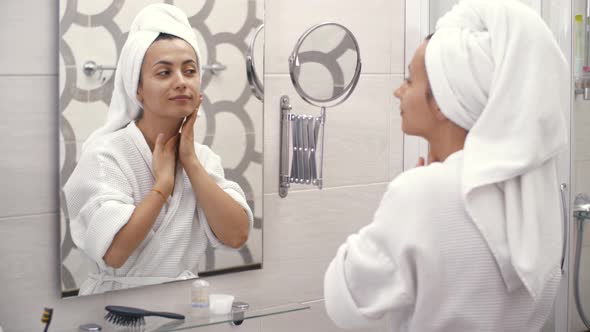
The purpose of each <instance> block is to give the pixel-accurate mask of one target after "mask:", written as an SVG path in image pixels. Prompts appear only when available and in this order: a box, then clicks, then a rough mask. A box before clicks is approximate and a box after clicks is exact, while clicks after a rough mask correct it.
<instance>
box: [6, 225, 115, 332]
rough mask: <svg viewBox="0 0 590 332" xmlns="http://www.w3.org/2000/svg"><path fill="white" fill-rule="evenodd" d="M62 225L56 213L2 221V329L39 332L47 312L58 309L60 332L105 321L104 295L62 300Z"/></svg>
mask: <svg viewBox="0 0 590 332" xmlns="http://www.w3.org/2000/svg"><path fill="white" fill-rule="evenodd" d="M57 225H58V224H57V215H55V214H43V215H36V216H28V217H17V218H7V219H1V220H0V252H2V257H3V259H2V264H0V285H2V286H1V287H2V305H0V324H2V328H4V330H5V331H34V330H37V329H39V328H40V326H41V325H40V323H39V317H41V313H42V312H43V308H44V307H52V308H54V314H53V321H52V329H54V330H56V331H57V330H60V331H63V330H64V327H77V326H78V325H79V324H80V323H83V322H89V321H93V320H96V319H97V318H100V317H102V315H101V313H102V309H101V308H102V307H104V298H103V297H101V296H90V297H86V298H75V299H68V300H60V291H59V289H60V288H59V268H58V267H59V254H58V241H59V234H58V227H57ZM74 312H75V314H72V313H74ZM58 326H61V329H60V328H58Z"/></svg>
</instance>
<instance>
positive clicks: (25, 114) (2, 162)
mask: <svg viewBox="0 0 590 332" xmlns="http://www.w3.org/2000/svg"><path fill="white" fill-rule="evenodd" d="M56 88H57V77H55V76H53V77H48V76H45V77H0V110H1V112H2V118H3V120H2V121H1V122H0V131H1V132H2V135H3V139H2V140H0V172H1V173H0V174H2V180H1V181H0V182H1V183H2V186H3V187H4V189H5V190H2V191H0V217H4V216H15V215H24V214H36V213H47V212H55V211H57V175H58V170H57V167H58V164H57V159H56V157H57V153H58V151H57V146H56V143H57V124H58V121H57V93H56V91H57V89H56Z"/></svg>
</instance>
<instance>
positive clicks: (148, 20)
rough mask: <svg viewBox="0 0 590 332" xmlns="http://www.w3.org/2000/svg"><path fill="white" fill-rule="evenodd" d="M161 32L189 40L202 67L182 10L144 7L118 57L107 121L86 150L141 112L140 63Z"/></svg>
mask: <svg viewBox="0 0 590 332" xmlns="http://www.w3.org/2000/svg"><path fill="white" fill-rule="evenodd" d="M161 33H166V34H170V35H173V36H176V37H179V38H181V39H183V40H184V41H186V42H187V43H189V44H190V45H191V46H192V47H193V49H194V50H195V53H196V56H197V62H198V63H199V67H201V66H202V64H201V56H200V53H199V47H198V45H197V39H196V36H195V33H194V31H193V29H192V27H191V25H190V24H189V22H188V18H187V17H186V14H184V13H183V12H182V10H180V9H179V8H178V7H175V6H172V5H168V4H164V3H157V4H152V5H149V6H147V7H145V8H144V9H142V10H141V11H140V12H139V13H138V14H137V16H136V17H135V19H134V20H133V23H132V24H131V28H130V30H129V36H128V37H127V41H126V42H125V45H123V49H122V50H121V55H120V56H119V62H118V64H117V70H116V72H115V82H114V90H113V95H112V98H111V104H110V105H109V110H108V113H107V120H106V123H105V124H104V125H103V126H102V127H101V128H99V129H97V130H96V131H94V132H93V133H92V134H91V135H90V137H88V139H87V140H86V142H85V143H84V150H86V149H87V148H88V147H90V146H91V145H92V144H95V143H96V142H98V141H99V138H100V137H103V136H104V135H106V134H108V133H112V132H114V131H116V130H119V129H121V128H123V127H125V126H126V125H127V124H129V122H131V121H132V120H135V118H137V116H138V115H139V112H140V110H141V108H142V104H141V102H139V100H137V88H138V85H139V77H140V73H141V65H142V63H143V58H144V56H145V53H146V52H147V50H148V48H149V47H150V45H151V44H152V43H153V42H154V40H155V39H156V38H157V37H158V35H160V34H161ZM201 72H202V71H201V70H199V73H201Z"/></svg>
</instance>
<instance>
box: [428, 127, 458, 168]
mask: <svg viewBox="0 0 590 332" xmlns="http://www.w3.org/2000/svg"><path fill="white" fill-rule="evenodd" d="M466 137H467V131H466V130H465V129H463V128H461V127H459V126H457V125H456V124H454V123H452V122H451V121H448V123H446V124H445V125H443V126H441V127H440V130H438V131H437V132H436V133H435V134H434V135H432V137H430V138H428V139H427V140H428V143H429V144H430V154H431V157H432V159H433V160H431V161H440V162H443V161H445V159H447V157H448V156H450V155H452V154H453V153H455V152H457V151H459V150H462V149H463V146H464V145H465V138H466Z"/></svg>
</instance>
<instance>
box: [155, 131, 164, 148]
mask: <svg viewBox="0 0 590 332" xmlns="http://www.w3.org/2000/svg"><path fill="white" fill-rule="evenodd" d="M163 145H164V134H158V137H156V145H155V146H154V152H156V151H160V150H162V147H163Z"/></svg>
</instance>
